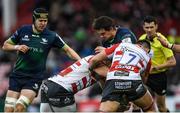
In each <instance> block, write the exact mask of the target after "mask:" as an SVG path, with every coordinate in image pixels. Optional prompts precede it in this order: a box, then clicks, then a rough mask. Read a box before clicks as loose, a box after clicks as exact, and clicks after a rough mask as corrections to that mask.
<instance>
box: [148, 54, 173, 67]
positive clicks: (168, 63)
mask: <svg viewBox="0 0 180 113" xmlns="http://www.w3.org/2000/svg"><path fill="white" fill-rule="evenodd" d="M175 65H176V59H175V57H174V56H171V57H169V58H167V61H166V62H165V63H163V64H161V65H158V66H154V67H152V69H151V70H159V69H164V68H170V67H173V66H175Z"/></svg>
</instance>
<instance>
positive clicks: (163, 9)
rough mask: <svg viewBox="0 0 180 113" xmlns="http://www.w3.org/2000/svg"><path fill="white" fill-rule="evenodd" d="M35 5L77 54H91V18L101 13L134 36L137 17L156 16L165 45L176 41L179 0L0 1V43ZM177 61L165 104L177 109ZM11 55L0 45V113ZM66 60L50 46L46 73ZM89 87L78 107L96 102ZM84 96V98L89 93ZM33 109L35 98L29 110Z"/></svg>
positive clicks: (92, 107)
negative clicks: (43, 11)
mask: <svg viewBox="0 0 180 113" xmlns="http://www.w3.org/2000/svg"><path fill="white" fill-rule="evenodd" d="M36 7H45V8H47V9H48V10H49V13H50V14H49V15H50V16H49V24H48V27H49V28H50V29H51V30H54V31H56V32H57V33H59V35H60V36H61V37H62V38H63V40H65V41H66V42H67V43H68V45H70V46H71V47H72V48H73V49H74V50H76V51H77V52H78V53H79V55H80V56H81V57H83V56H87V55H89V54H94V51H93V49H94V48H95V47H96V46H97V45H99V38H98V37H97V36H96V35H95V34H94V33H93V30H92V27H91V25H92V20H93V19H94V18H96V17H98V16H101V15H107V16H110V17H112V18H114V19H115V20H116V22H117V24H118V25H121V26H123V27H128V28H130V29H131V30H132V31H133V32H134V33H135V35H136V36H137V37H139V36H140V35H141V34H142V33H143V30H142V27H141V21H142V19H143V17H144V16H145V15H153V16H155V17H157V18H158V21H159V29H158V31H160V32H161V33H163V34H164V35H165V36H166V37H167V38H168V40H169V41H170V42H171V43H179V44H180V21H179V19H180V0H158V1H157V0H1V1H0V17H1V18H0V20H1V21H0V46H1V47H2V44H3V42H4V40H6V39H7V38H8V37H9V36H10V35H11V34H12V33H13V32H14V31H15V30H16V29H17V28H18V27H19V26H21V25H23V24H31V22H32V11H33V9H34V8H36ZM175 57H176V60H177V65H176V67H174V68H171V69H169V71H168V73H169V76H168V95H167V104H168V107H169V108H170V110H173V111H180V76H179V75H180V54H179V53H175ZM15 59H16V53H15V52H14V53H12V52H11V53H10V52H4V51H2V49H1V48H0V112H2V111H3V105H4V101H3V100H4V98H5V93H6V91H7V88H8V76H9V73H10V71H11V69H12V66H13V63H14V62H15ZM71 63H72V61H71V60H70V59H68V58H67V57H66V56H65V55H64V54H62V53H60V52H58V50H55V49H53V50H52V51H51V52H50V54H49V57H48V61H47V71H46V75H45V76H46V77H48V76H50V75H53V74H55V73H57V72H58V71H59V70H61V69H63V68H65V67H67V66H68V65H70V64H71ZM89 91H90V90H89V88H88V89H86V90H84V91H82V92H80V93H78V94H77V95H76V100H77V102H78V106H79V107H78V109H79V111H84V110H86V111H93V110H95V109H97V107H98V105H99V103H98V102H99V100H100V95H96V94H92V93H93V92H92V93H91V92H89ZM89 95H90V96H89ZM38 110H39V100H38V99H36V101H34V104H33V105H32V106H30V107H29V111H38Z"/></svg>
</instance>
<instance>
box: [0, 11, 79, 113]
mask: <svg viewBox="0 0 180 113" xmlns="http://www.w3.org/2000/svg"><path fill="white" fill-rule="evenodd" d="M47 23H48V12H47V11H46V9H44V8H37V9H35V10H34V11H33V24H32V25H26V26H23V27H21V28H19V29H18V30H17V31H16V32H15V33H14V34H13V35H12V36H11V37H10V38H9V39H8V40H6V41H5V42H4V45H3V47H2V48H3V50H8V51H9V50H16V51H17V55H18V57H17V61H16V64H15V66H14V69H13V71H12V73H11V76H10V78H9V89H8V92H7V94H6V100H5V107H4V111H5V112H13V111H14V112H22V111H26V108H27V107H28V105H29V104H30V103H31V102H32V100H33V99H34V98H35V97H36V95H37V93H38V90H39V87H40V85H41V82H42V80H43V75H44V73H43V72H44V71H45V66H46V60H47V56H48V53H49V51H50V49H51V48H52V47H55V48H59V49H62V50H64V51H65V53H66V54H67V55H68V56H69V57H70V58H72V59H75V60H78V59H80V57H79V55H78V54H77V53H76V52H75V51H74V50H73V49H71V48H70V47H69V46H68V45H67V44H66V43H65V42H64V41H63V40H62V39H61V37H60V36H59V35H58V34H57V33H55V32H53V31H50V30H48V29H47V28H46V26H47Z"/></svg>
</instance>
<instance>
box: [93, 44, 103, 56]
mask: <svg viewBox="0 0 180 113" xmlns="http://www.w3.org/2000/svg"><path fill="white" fill-rule="evenodd" d="M105 49H106V48H105V47H103V46H97V47H96V48H95V49H94V51H95V53H96V54H97V53H100V52H101V51H103V50H105Z"/></svg>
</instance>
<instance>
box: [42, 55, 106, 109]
mask: <svg viewBox="0 0 180 113" xmlns="http://www.w3.org/2000/svg"><path fill="white" fill-rule="evenodd" d="M92 57H93V55H90V56H87V57H85V58H82V59H81V60H79V61H77V62H75V63H74V64H72V65H71V66H69V67H68V68H66V69H64V70H63V71H61V72H60V73H59V74H57V75H55V76H53V77H51V78H49V79H48V80H46V81H45V82H44V83H43V84H42V89H41V105H40V112H52V111H54V112H75V111H76V104H75V100H74V94H75V93H77V92H78V91H80V90H82V89H85V88H87V87H89V86H91V85H92V84H94V83H95V82H96V80H95V79H94V76H95V75H94V74H93V73H91V72H90V71H89V60H90V59H91V58H92ZM107 70H108V67H106V66H101V67H97V68H96V69H94V71H95V72H96V73H98V75H103V76H106V72H107Z"/></svg>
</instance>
